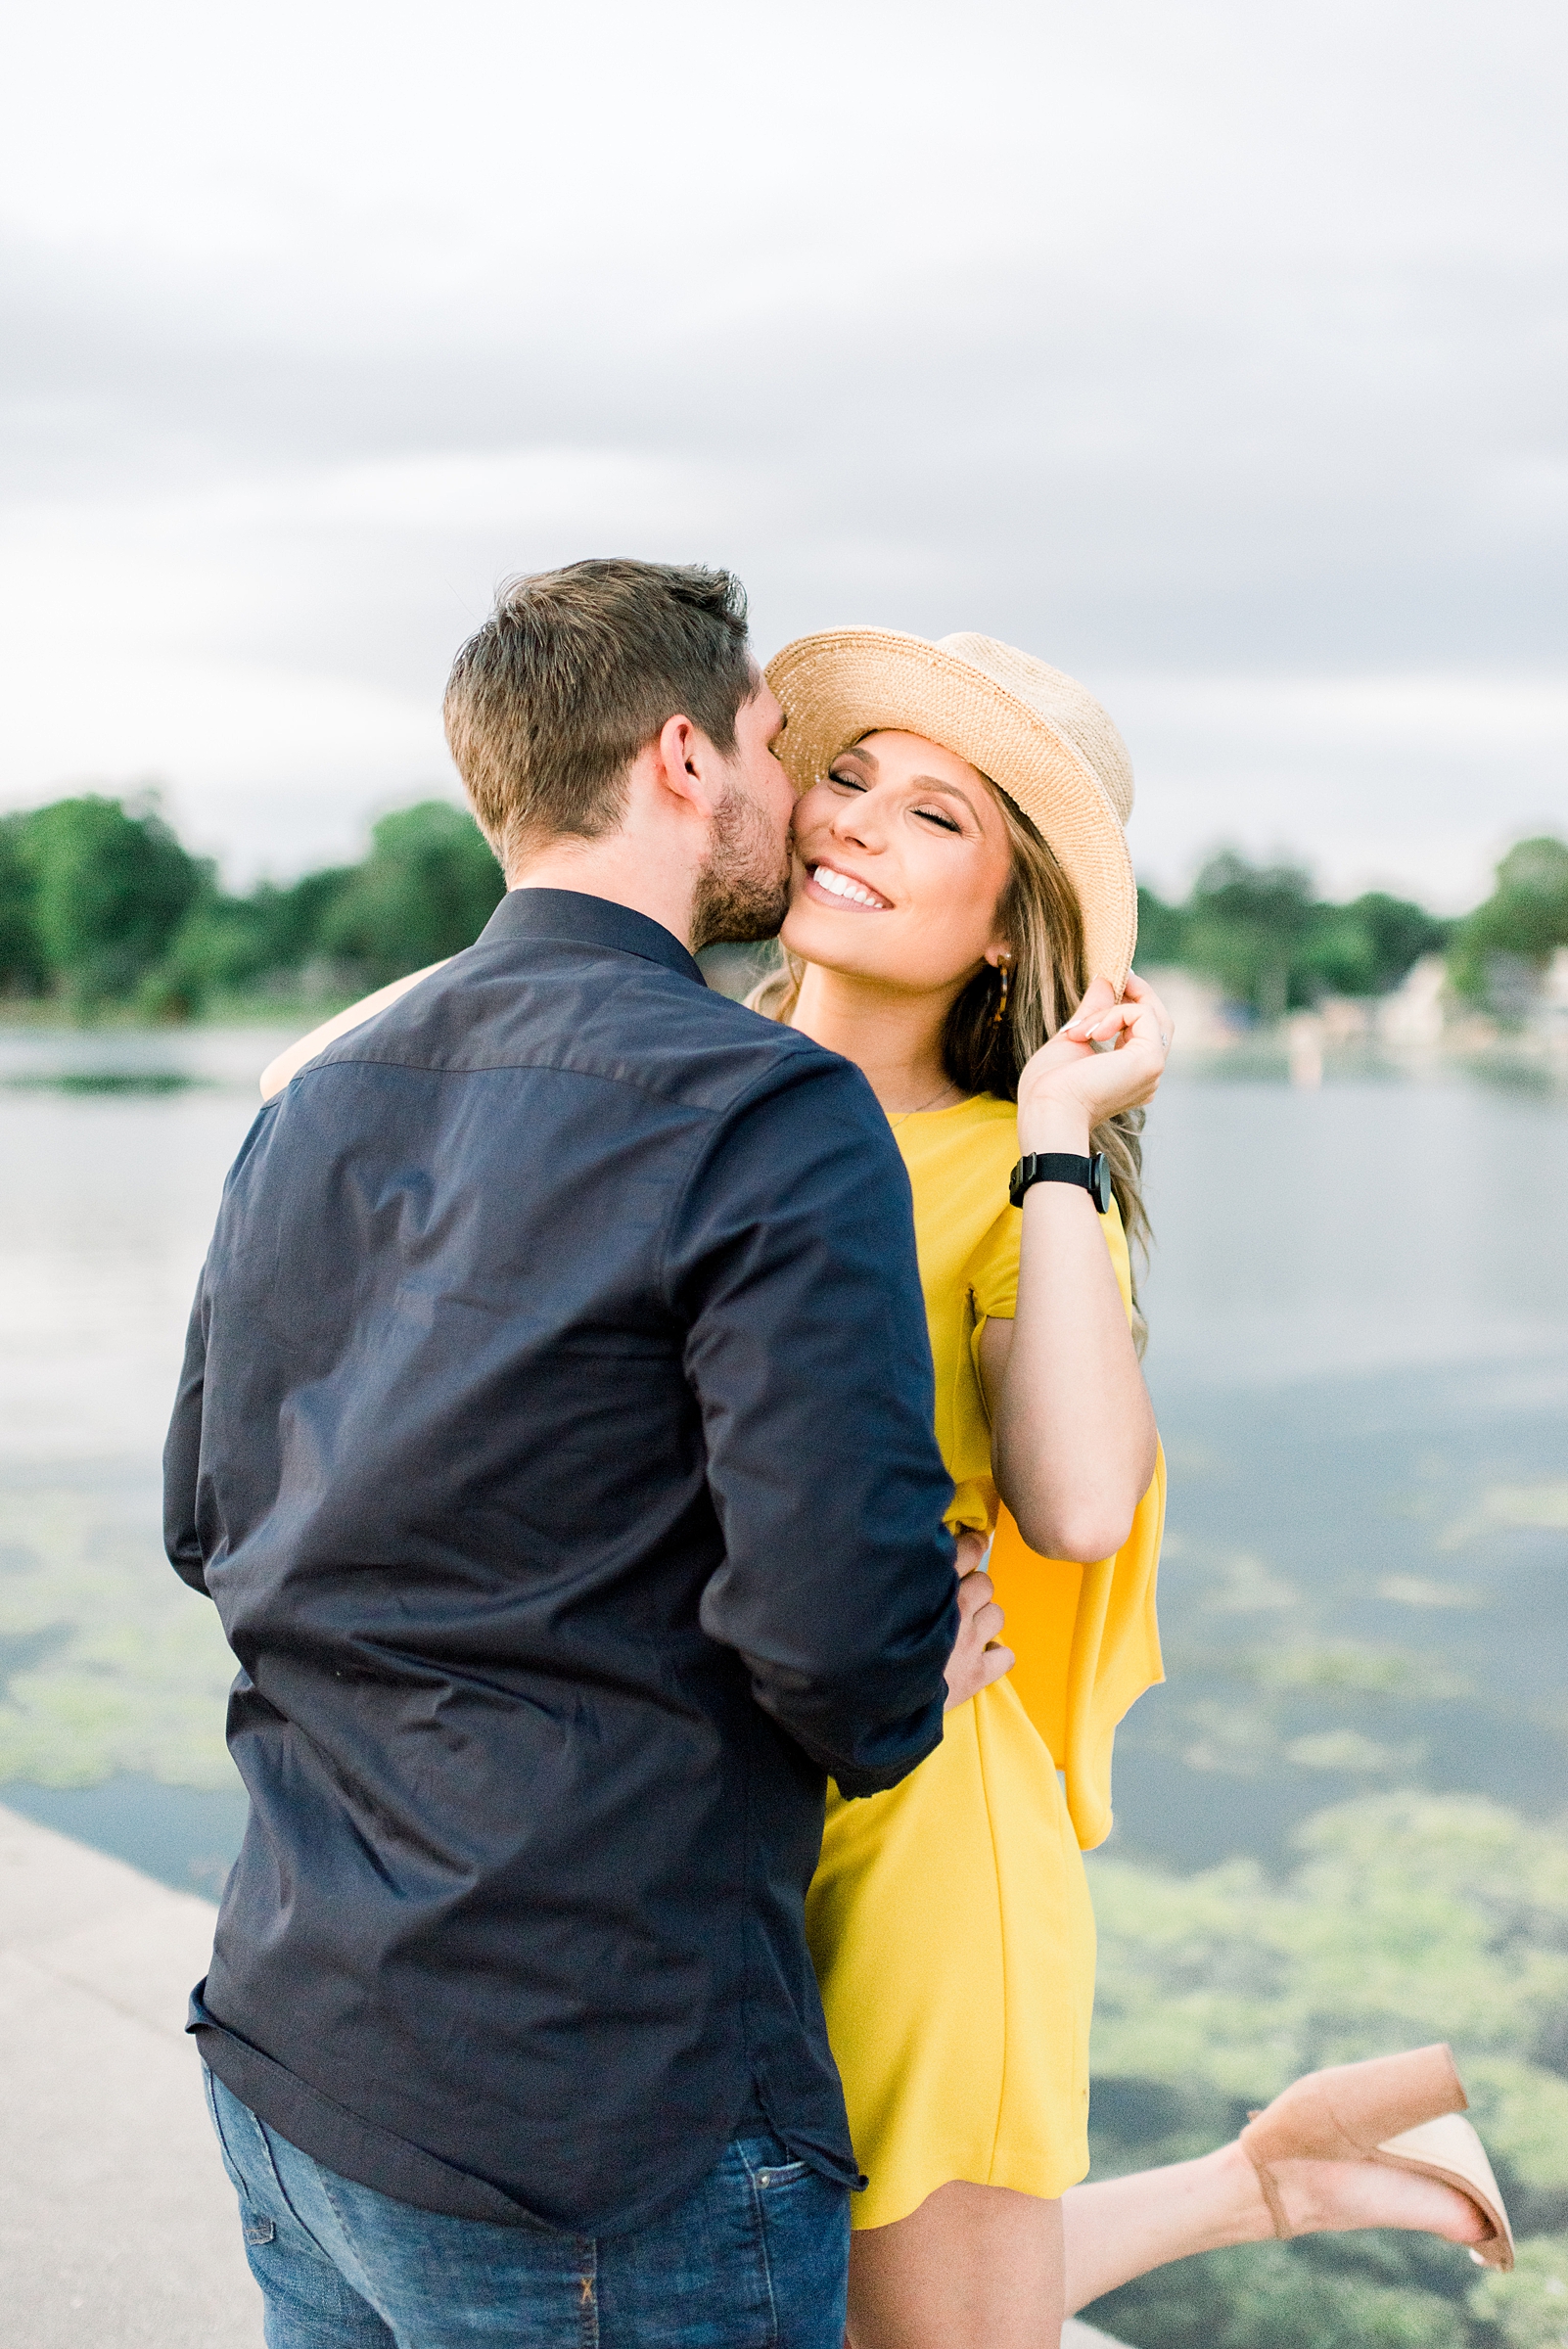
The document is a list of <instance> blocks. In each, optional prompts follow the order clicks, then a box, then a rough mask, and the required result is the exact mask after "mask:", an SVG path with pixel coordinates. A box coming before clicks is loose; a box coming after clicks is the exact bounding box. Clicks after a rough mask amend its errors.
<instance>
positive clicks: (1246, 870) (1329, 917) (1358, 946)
mask: <svg viewBox="0 0 1568 2349" xmlns="http://www.w3.org/2000/svg"><path fill="white" fill-rule="evenodd" d="M1563 945H1568V846H1565V845H1564V843H1563V842H1562V841H1560V840H1553V839H1551V838H1550V837H1549V836H1548V837H1545V838H1541V839H1537V840H1525V841H1521V842H1520V843H1519V844H1518V846H1517V847H1516V848H1513V849H1510V850H1509V852H1508V853H1507V855H1506V856H1504V857H1503V859H1502V862H1501V863H1500V864H1499V866H1498V868H1497V875H1496V881H1495V886H1494V888H1493V891H1492V895H1491V896H1490V897H1489V898H1487V899H1486V900H1485V902H1484V903H1483V904H1480V905H1478V906H1477V907H1476V908H1475V910H1474V912H1473V913H1469V914H1466V915H1465V916H1464V917H1463V918H1462V919H1461V920H1457V921H1454V920H1444V919H1442V918H1441V917H1440V916H1438V915H1436V914H1433V913H1429V912H1428V911H1427V910H1426V908H1425V907H1424V906H1423V905H1418V904H1416V903H1414V902H1413V901H1412V900H1411V899H1410V898H1396V897H1391V896H1389V895H1388V894H1387V892H1385V891H1383V890H1369V891H1367V892H1366V893H1365V895H1364V896H1362V897H1359V898H1352V899H1351V901H1350V902H1349V903H1348V904H1333V903H1330V902H1328V901H1326V900H1325V899H1323V898H1318V897H1317V896H1316V895H1315V894H1314V889H1313V881H1312V875H1311V874H1310V873H1309V872H1308V871H1307V870H1306V869H1305V868H1304V867H1303V866H1300V865H1294V864H1269V865H1255V864H1249V863H1248V862H1247V860H1246V859H1245V857H1242V856H1238V855H1236V854H1234V853H1233V852H1229V851H1225V852H1222V853H1221V854H1220V855H1218V856H1214V857H1211V858H1210V860H1209V862H1208V863H1207V864H1206V865H1205V866H1204V868H1203V870H1202V871H1201V872H1200V873H1199V875H1198V878H1197V880H1196V881H1195V882H1194V884H1193V886H1192V890H1191V892H1190V894H1189V895H1188V897H1187V898H1186V901H1185V902H1184V903H1183V904H1180V905H1171V904H1167V903H1166V902H1165V901H1164V899H1162V898H1158V897H1156V896H1155V894H1154V892H1153V891H1152V890H1147V889H1140V890H1139V891H1138V961H1139V963H1140V964H1141V965H1142V966H1144V967H1145V968H1148V969H1155V968H1158V967H1159V966H1160V965H1162V964H1178V965H1180V966H1182V967H1184V968H1185V969H1187V970H1191V971H1196V972H1198V973H1200V974H1201V975H1202V976H1203V977H1205V978H1208V979H1212V980H1214V981H1215V982H1216V984H1217V985H1218V986H1219V987H1220V988H1221V989H1222V991H1223V993H1224V994H1225V996H1226V997H1227V998H1228V999H1229V1000H1230V1001H1231V1002H1233V1003H1236V1004H1239V1005H1243V1006H1245V1007H1246V1009H1247V1010H1249V1011H1251V1012H1252V1013H1254V1014H1255V1015H1256V1016H1257V1017H1258V1018H1260V1019H1264V1020H1269V1019H1279V1018H1281V1017H1282V1016H1283V1014H1284V1013H1285V1012H1287V1011H1296V1010H1301V1009H1303V1008H1305V1007H1307V1006H1309V1005H1311V1004H1314V1003H1316V1002H1319V1001H1321V999H1322V998H1323V996H1325V995H1363V996H1364V995H1381V994H1386V993H1387V992H1388V990H1390V989H1391V988H1395V987H1398V985H1399V983H1400V981H1401V980H1402V979H1403V978H1404V977H1405V976H1406V973H1407V971H1408V970H1409V969H1410V967H1411V965H1412V964H1413V963H1415V962H1417V961H1418V960H1419V959H1420V957H1421V956H1422V955H1423V954H1444V955H1446V956H1447V958H1448V966H1449V977H1450V980H1451V982H1452V984H1453V988H1454V990H1455V991H1456V992H1457V993H1459V994H1460V995H1463V996H1465V997H1467V998H1468V999H1470V1000H1471V1001H1473V1002H1477V1003H1482V1004H1490V1005H1493V1006H1494V1007H1499V1008H1508V1007H1511V1005H1512V1003H1513V1001H1514V1000H1515V999H1516V998H1517V997H1518V994H1519V991H1520V982H1521V980H1522V981H1523V983H1524V992H1525V994H1526V996H1527V995H1528V991H1529V987H1530V984H1531V982H1532V980H1533V979H1534V978H1535V977H1536V976H1539V974H1540V973H1541V972H1542V971H1544V970H1545V966H1546V964H1547V963H1548V962H1549V961H1550V960H1551V957H1552V955H1553V953H1554V952H1555V950H1556V949H1557V947H1558V946H1563Z"/></svg>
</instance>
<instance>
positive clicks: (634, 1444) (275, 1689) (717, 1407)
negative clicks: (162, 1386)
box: [168, 890, 955, 2233]
mask: <svg viewBox="0 0 1568 2349" xmlns="http://www.w3.org/2000/svg"><path fill="white" fill-rule="evenodd" d="M696 978H697V974H696V971H695V966H694V965H693V964H692V963H691V961H690V958H689V956H687V955H686V953H685V951H684V949H683V948H682V947H681V946H680V945H679V944H677V943H676V942H675V941H674V940H673V938H672V937H671V936H670V934H669V932H668V931H666V930H664V929H663V928H662V927H661V926H660V925H659V924H657V923H654V922H651V921H649V920H647V919H645V918H644V917H643V916H641V915H639V914H636V913H632V912H629V911H627V910H626V909H624V908H623V907H620V906H613V905H611V904H609V903H607V902H606V901H605V900H603V899H600V898H586V897H576V896H575V895H573V894H572V893H569V892H563V891H550V890H541V891H519V892H514V893H513V894H512V895H511V896H510V897H509V898H506V899H505V900H504V901H503V903H502V905H501V907H500V908H499V909H498V910H497V913H496V915H495V917H494V919H493V921H492V923H491V924H490V927H489V928H488V929H487V930H486V932H485V934H484V939H483V940H482V941H481V942H480V944H479V945H478V946H477V947H475V948H473V949H471V950H470V952H469V953H468V954H466V955H463V956H460V957H459V958H458V959H457V961H456V962H455V963H453V964H452V965H450V966H448V967H447V969H446V970H445V971H443V972H441V973H440V974H439V975H438V977H437V978H435V979H433V980H430V981H428V982H426V983H425V984H424V985H422V986H421V987H420V988H418V989H417V990H414V992H413V993H412V994H410V995H409V996H407V997H405V998H404V1000H403V1001H402V1002H401V1003H399V1004H397V1005H395V1006H394V1007H393V1008H392V1011H390V1012H389V1013H387V1014H384V1015H383V1016H382V1017H381V1018H380V1019H379V1020H377V1021H376V1022H375V1023H374V1024H373V1025H372V1026H371V1027H370V1028H368V1029H366V1030H363V1031H361V1032H358V1033H356V1034H355V1035H352V1036H348V1037H346V1038H345V1039H344V1040H343V1041H342V1042H340V1043H339V1044H337V1045H335V1046H333V1047H332V1048H331V1049H330V1050H329V1051H328V1052H327V1053H326V1054H325V1055H324V1056H323V1058H322V1059H321V1060H320V1061H318V1062H317V1063H315V1064H313V1065H312V1066H311V1068H310V1069H308V1070H307V1071H306V1072H305V1073H304V1074H303V1075H302V1076H301V1077H300V1078H299V1079H297V1080H296V1082H295V1083H294V1084H293V1085H291V1086H290V1087H289V1089H288V1090H287V1092H286V1093H285V1094H284V1095H283V1096H282V1098H281V1099H280V1101H279V1102H278V1103H277V1104H275V1105H273V1106H272V1107H271V1108H270V1109H269V1110H267V1111H264V1112H263V1113H262V1116H261V1118H260V1119H259V1120H258V1122H257V1125H256V1127H255V1128H254V1131H253V1134H252V1136H251V1139H250V1141H249V1142H248V1144H247V1147H246V1149H245V1151H244V1152H243V1153H242V1155H241V1158H240V1161H239V1162H238V1164H237V1166H236V1169H235V1171H234V1174H233V1175H232V1177H231V1180H230V1185H229V1189H228V1191H227V1193H226V1196H225V1202H224V1207H223V1211H222V1214H221V1215H220V1218H219V1221H218V1227H217V1231H216V1234H215V1237H214V1241H213V1246H212V1252H211V1255H210V1257H209V1260H208V1268H207V1271H206V1273H205V1275H204V1283H203V1290H202V1293H201V1295H200V1297H199V1300H198V1309H197V1313H196V1315H195V1316H194V1317H193V1328H192V1348H191V1356H190V1359H189V1362H188V1375H187V1381H186V1386H185V1389H184V1391H183V1392H182V1398H181V1404H180V1406H179V1409H178V1410H177V1412H176V1418H175V1425H174V1428H173V1431H172V1433H171V1437H170V1447H169V1457H168V1483H169V1511H170V1515H169V1542H170V1551H171V1555H173V1556H174V1557H175V1560H176V1563H177V1564H178V1565H179V1566H180V1570H181V1571H182V1572H184V1573H186V1574H187V1575H188V1577H189V1578H190V1579H192V1580H193V1581H201V1580H203V1579H204V1565H205V1581H206V1585H207V1588H208V1589H209V1590H210V1591H211V1593H212V1595H213V1597H214V1598H215V1600H216V1602H217V1604H218V1607H219V1610H220V1612H221V1614H222V1617H223V1621H224V1626H225V1629H226V1631H227V1632H228V1635H229V1637H230V1640H231V1642H232V1644H233V1645H234V1647H235V1650H236V1652H237V1654H238V1655H239V1657H240V1660H241V1664H242V1666H243V1668H244V1669H243V1671H242V1675H241V1678H240V1680H239V1681H238V1682H237V1685H236V1691H235V1695H234V1698H233V1700H232V1706H231V1720H230V1737H231V1743H232V1745H233V1748H234V1751H235V1755H236V1759H237V1760H238V1762H239V1764H240V1767H241V1769H242V1771H243V1773H244V1774H245V1777H246V1780H247V1783H248V1785H249V1787H250V1790H251V1794H252V1798H253V1819H252V1824H251V1827H250V1831H249V1833H248V1836H247V1840H246V1845H245V1849H244V1851H243V1853H242V1855H241V1859H240V1861H239V1863H238V1865H237V1866H236V1869H235V1873H234V1876H233V1878H232V1879H231V1883H230V1887H229V1890H228V1893H227V1895H226V1898H225V1902H224V1908H223V1913H222V1916H221V1918H220V1922H219V1929H218V1936H217V1944H216V1950H215V1954H214V1958H213V1965H212V1971H211V1973H210V1975H209V1976H208V1983H207V1985H206V1986H205V1988H204V1992H203V1994H202V1996H203V2004H201V2005H200V2006H199V2010H198V2014H197V2027H198V2028H199V2030H200V2033H201V2038H202V2043H203V2051H204V2053H205V2054H206V2056H207V2058H208V2062H209V2063H210V2065H211V2066H212V2068H213V2070H214V2071H216V2072H217V2073H218V2075H219V2076H220V2077H221V2078H222V2079H223V2080H224V2081H226V2083H227V2084H228V2086H229V2087H230V2088H232V2089H233V2090H234V2092H235V2093H236V2094H237V2095H238V2096H241V2097H242V2098H243V2099H244V2101H245V2102H247V2103H248V2104H250V2105H251V2106H252V2107H253V2108H254V2110H256V2111H257V2112H259V2113H261V2114H262V2116H263V2117H264V2118H265V2119H267V2120H269V2121H270V2122H271V2123H272V2124H273V2125H274V2126H275V2127H276V2128H277V2129H278V2130H279V2131H280V2132H281V2133H282V2134H283V2135H284V2136H286V2137H288V2138H290V2139H291V2140H292V2141H293V2142H296V2143H298V2144H300V2145H301V2146H303V2147H304V2149H305V2150H306V2151H308V2152H311V2153H314V2154H315V2155H316V2157H317V2158H318V2159H319V2160H321V2161H322V2162H324V2163H326V2164H328V2165H329V2166H331V2167H333V2168H335V2169H337V2170H339V2171H341V2172H343V2173H344V2174H345V2175H346V2176H348V2177H352V2178H357V2179H359V2180H361V2181H362V2182H363V2183H365V2184H368V2185H371V2186H375V2187H379V2188H382V2189H383V2190H384V2191H386V2192H389V2193H392V2194H393V2195H396V2196H399V2197H400V2198H402V2199H405V2200H408V2201H412V2202H415V2203H418V2204H421V2205H423V2206H425V2207H427V2208H431V2209H438V2210H448V2211H451V2212H453V2213H455V2214H457V2215H460V2216H469V2217H475V2218H507V2217H513V2216H519V2215H521V2213H522V2212H524V2211H529V2212H531V2213H533V2214H534V2215H536V2216H538V2217H541V2218H543V2219H545V2220H547V2221H549V2222H550V2223H551V2224H554V2225H557V2226H562V2227H570V2228H574V2229H578V2230H582V2231H587V2232H594V2233H611V2232H615V2231H617V2230H619V2229H623V2228H628V2227H633V2226H637V2225H639V2224H641V2223H642V2222H643V2221H644V2220H646V2219H647V2218H648V2217H650V2216H652V2215H653V2214H654V2213H655V2212H656V2211H658V2210H660V2209H662V2208H664V2207H666V2206H668V2205H669V2204H671V2203H673V2202H674V2201H676V2200H677V2199H678V2198H679V2197H680V2196H681V2195H682V2194H683V2193H684V2192H685V2191H686V2190H687V2189H688V2188H690V2187H691V2186H692V2184H693V2183H694V2182H695V2180H696V2179H697V2178H699V2177H700V2176H701V2175H702V2174H703V2173H704V2171H705V2170H706V2169H707V2168H708V2167H709V2165H710V2164H711V2163H712V2161H713V2160H714V2158H715V2154H716V2152H717V2150H718V2148H719V2147H720V2146H721V2144H722V2143H723V2142H724V2141H725V2140H726V2139H727V2137H728V2136H729V2135H730V2133H731V2128H732V2124H733V2123H734V2122H735V2120H736V2119H737V2116H738V2115H740V2114H741V2113H742V2112H743V2111H745V2110H747V2109H752V2108H753V2107H752V2105H751V2102H750V2099H751V2098H752V2096H753V2095H754V2094H755V2096H757V2097H758V2098H759V2099H760V2101H761V2107H762V2109H763V2110H764V2111H765V2113H766V2114H767V2115H768V2117H769V2118H770V2119H771V2121H772V2123H773V2125H774V2127H775V2128H776V2129H777V2130H778V2132H779V2133H780V2135H781V2136H783V2138H784V2139H785V2141H786V2142H787V2143H788V2144H789V2145H790V2146H791V2148H792V2149H793V2150H794V2151H795V2152H797V2153H798V2154H799V2155H801V2156H804V2157H809V2158H811V2159H812V2160H813V2161H814V2162H815V2163H816V2164H817V2165H818V2166H820V2167H822V2168H824V2169H826V2170H828V2171H829V2172H830V2173H834V2174H838V2175H841V2176H847V2175H850V2174H852V2173H853V2155H852V2153H851V2149H850V2145H849V2140H848V2136H847V2133H846V2129H845V2124H844V2118H843V2108H842V2102H841V2099H840V2096H839V2092H838V2086H837V2080H836V2076H835V2074H834V2071H833V2067H832V2062H831V2057H830V2056H829V2053H828V2050H827V2046H826V2041H825V2036H824V2033H823V2030H822V2024H821V2016H820V2008H819V2006H818V2004H817V1999H816V1992H815V1985H814V1982H813V1981H812V1979H811V1976H810V1970H809V1966H808V1964H807V1957H806V1952H805V1943H804V1937H803V1934H802V1930H801V1920H800V1911H801V1902H802V1899H803V1896H804V1891H805V1887H806V1884H807V1880H808V1878H809V1875H810V1871H811V1868H812V1866H813V1865H814V1861H815V1857H816V1849H817V1841H818V1838H819V1834H820V1828H821V1805H822V1789H823V1781H824V1773H827V1772H831V1773H833V1774H834V1775H836V1776H837V1777H838V1779H839V1782H840V1784H841V1785H842V1786H844V1787H845V1789H846V1791H850V1792H869V1791H872V1790H874V1789H875V1788H876V1787H878V1786H880V1785H885V1784H889V1783H892V1782H893V1781H894V1780H895V1779H896V1778H898V1777H899V1776H900V1775H901V1774H902V1773H903V1772H904V1771H906V1770H907V1769H908V1768H909V1767H910V1766H911V1765H912V1763H913V1762H914V1761H916V1760H918V1758H919V1757H920V1755H921V1754H922V1753H924V1752H925V1751H927V1750H929V1748H930V1746H931V1745H932V1744H933V1743H934V1742H935V1741H936V1738H937V1736H938V1734H939V1733H940V1713H941V1703H942V1693H943V1691H942V1670H943V1665H944V1663H945V1658H946V1655H947V1651H948V1648H949V1647H950V1644H951V1639H952V1632H953V1626H954V1620H955V1619H954V1614H953V1610H952V1604H951V1593H952V1576H951V1571H950V1565H949V1563H948V1552H947V1550H946V1547H945V1543H944V1541H943V1539H942V1537H941V1535H940V1533H939V1530H938V1525H939V1519H940V1514H941V1510H942V1508H943V1506H944V1503H945V1497H946V1492H947V1487H946V1482H945V1476H944V1474H943V1471H942V1468H941V1463H940V1459H939V1457H938V1454H937V1452H936V1450H935V1445H934V1441H933V1439H932V1436H931V1391H930V1366H929V1359H928V1356H927V1352H926V1340H925V1329H924V1320H923V1316H922V1313H921V1310H920V1301H919V1291H918V1283H917V1278H916V1272H915V1266H914V1258H913V1243H912V1237H911V1234H910V1230H909V1222H908V1214H907V1202H906V1192H905V1190H904V1187H903V1175H902V1169H901V1165H900V1164H899V1160H898V1157H897V1153H896V1151H895V1149H894V1147H893V1144H892V1141H891V1138H890V1137H889V1135H888V1133H887V1130H886V1127H885V1123H884V1121H883V1120H882V1118H881V1115H880V1113H879V1112H878V1111H877V1109H876V1105H875V1102H874V1100H873V1099H872V1096H871V1094H870V1092H869V1089H868V1088H867V1087H866V1086H865V1085H864V1082H863V1081H862V1080H861V1079H860V1078H859V1076H858V1075H857V1074H856V1073H855V1072H853V1071H852V1070H850V1069H849V1068H848V1067H847V1065H846V1064H844V1063H841V1062H837V1061H835V1060H833V1059H832V1058H831V1056H829V1055H827V1054H824V1053H822V1052H820V1051H818V1050H817V1049H816V1048H815V1047H814V1046H812V1045H810V1044H807V1043H806V1042H805V1041H804V1040H803V1039H802V1038H799V1037H797V1036H792V1035H790V1034H789V1033H788V1032H787V1031H781V1030H778V1029H774V1028H770V1027H769V1026H768V1025H767V1024H766V1023H763V1022H761V1021H758V1020H755V1019H753V1018H752V1017H751V1015H749V1014H747V1013H745V1012H742V1011H740V1010H739V1009H738V1008H737V1007H736V1006H734V1005H731V1004H727V1003H725V1002H723V1001H722V1000H721V999H720V998H716V997H714V996H710V995H708V994H707V993H706V991H705V990H702V988H701V986H700V984H693V982H694V980H695V979H696ZM204 1390H205V1400H204Z"/></svg>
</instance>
